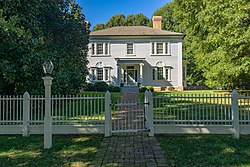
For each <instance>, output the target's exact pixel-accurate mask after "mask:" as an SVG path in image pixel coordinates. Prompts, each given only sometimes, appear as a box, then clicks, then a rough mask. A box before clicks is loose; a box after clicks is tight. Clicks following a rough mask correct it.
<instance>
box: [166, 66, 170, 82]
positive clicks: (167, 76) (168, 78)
mask: <svg viewBox="0 0 250 167" xmlns="http://www.w3.org/2000/svg"><path fill="white" fill-rule="evenodd" d="M166 80H168V81H170V69H168V68H166Z"/></svg>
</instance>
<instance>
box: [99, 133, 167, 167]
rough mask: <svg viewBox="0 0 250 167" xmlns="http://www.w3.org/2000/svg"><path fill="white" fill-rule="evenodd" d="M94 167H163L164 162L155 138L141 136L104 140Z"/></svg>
mask: <svg viewBox="0 0 250 167" xmlns="http://www.w3.org/2000/svg"><path fill="white" fill-rule="evenodd" d="M95 166H98V167H99V166H103V167H106V166H119V167H120V166H124V167H125V166H126V167H127V166H131V167H132V166H138V167H156V166H159V167H163V166H167V165H166V160H165V157H164V154H163V151H162V149H161V147H160V146H159V143H158V142H157V140H156V138H155V137H148V136H146V135H143V134H137V135H135V134H134V135H119V136H112V137H110V138H104V140H103V142H102V144H101V148H100V150H99V151H98V153H97V154H96V159H95Z"/></svg>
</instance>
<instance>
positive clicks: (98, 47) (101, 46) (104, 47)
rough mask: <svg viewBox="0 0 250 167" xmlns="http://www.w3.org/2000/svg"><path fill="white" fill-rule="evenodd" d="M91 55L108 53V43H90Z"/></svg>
mask: <svg viewBox="0 0 250 167" xmlns="http://www.w3.org/2000/svg"><path fill="white" fill-rule="evenodd" d="M91 54H92V55H109V43H92V44H91Z"/></svg>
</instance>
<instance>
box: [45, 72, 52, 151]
mask: <svg viewBox="0 0 250 167" xmlns="http://www.w3.org/2000/svg"><path fill="white" fill-rule="evenodd" d="M52 79H53V78H52V77H43V80H44V86H45V116H44V149H50V148H51V147H52V116H51V85H52Z"/></svg>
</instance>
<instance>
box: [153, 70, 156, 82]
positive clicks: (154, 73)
mask: <svg viewBox="0 0 250 167" xmlns="http://www.w3.org/2000/svg"><path fill="white" fill-rule="evenodd" d="M152 75H153V77H152V78H153V80H155V75H156V72H155V69H153V70H152Z"/></svg>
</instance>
